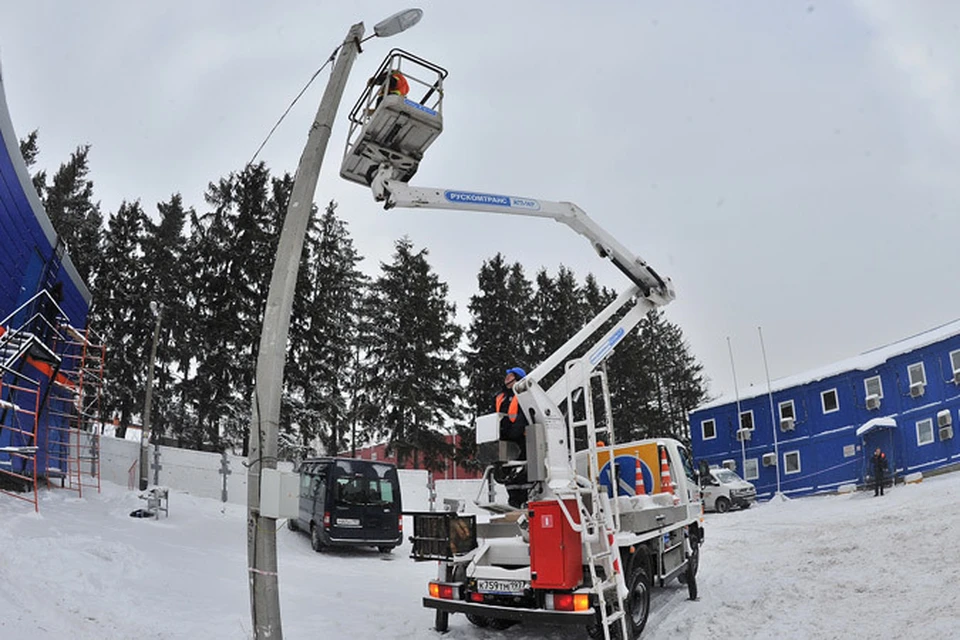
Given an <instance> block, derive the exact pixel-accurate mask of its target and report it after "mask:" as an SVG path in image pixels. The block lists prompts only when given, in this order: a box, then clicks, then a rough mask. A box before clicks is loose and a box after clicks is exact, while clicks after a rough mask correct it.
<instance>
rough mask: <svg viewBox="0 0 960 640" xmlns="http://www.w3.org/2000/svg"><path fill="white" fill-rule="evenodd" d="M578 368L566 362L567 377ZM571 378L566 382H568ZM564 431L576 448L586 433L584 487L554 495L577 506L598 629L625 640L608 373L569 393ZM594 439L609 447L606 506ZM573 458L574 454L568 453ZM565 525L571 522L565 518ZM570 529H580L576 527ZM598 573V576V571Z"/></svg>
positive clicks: (601, 372)
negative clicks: (599, 404) (599, 411)
mask: <svg viewBox="0 0 960 640" xmlns="http://www.w3.org/2000/svg"><path fill="white" fill-rule="evenodd" d="M576 366H580V363H579V362H576V361H574V362H568V363H567V365H566V368H567V371H569V370H570V369H571V368H572V367H576ZM569 378H570V377H569V376H568V379H569ZM594 378H598V379H599V380H600V389H601V391H602V396H603V402H604V423H603V426H602V427H599V428H598V426H597V421H596V418H595V412H594V401H593V384H592V383H593V379H594ZM578 395H579V397H581V398H582V400H583V414H582V417H581V418H578V417H577V411H576V407H577V397H578ZM566 400H567V429H568V441H569V442H571V443H573V442H576V437H577V434H578V431H581V430H582V431H584V436H585V439H586V444H587V460H588V462H587V465H588V466H587V469H588V470H587V478H586V479H585V480H587V483H586V484H587V486H586V487H580V486H578V488H577V489H575V490H573V491H571V492H570V493H572V495H565V493H566V492H558V495H557V498H558V500H560V504H561V505H563V500H564V499H571V498H572V499H574V500H576V504H577V509H578V511H579V514H580V524H579V528H580V532H581V533H580V535H581V538H582V540H583V541H584V542H585V544H584V548H585V550H586V564H587V567H588V569H589V571H590V584H591V586H592V589H593V592H594V593H595V594H596V596H597V610H598V614H599V623H600V628H601V629H602V630H603V637H604V639H605V640H610V639H611V638H615V637H618V636H617V634H616V632H615V631H614V629H616V628H618V627H619V632H620V634H619V637H621V638H629V637H630V635H629V633H628V630H629V626H628V622H629V620H628V617H627V616H628V614H629V611H628V610H627V608H626V606H625V604H624V603H625V602H626V599H627V595H628V592H627V585H626V580H625V578H624V574H623V562H622V559H621V558H620V547H619V546H618V545H617V531H618V530H619V526H620V510H619V508H618V504H619V503H618V502H617V500H616V494H617V491H616V486H617V484H616V483H617V480H618V479H617V477H616V476H617V474H616V466H615V464H614V459H613V446H614V444H615V438H614V432H613V414H612V411H611V407H610V389H609V386H608V384H607V373H606V367H601V368H600V369H598V370H596V371H594V372H592V373H591V374H590V375H589V376H586V378H585V380H584V386H582V387H568V388H567V395H566ZM598 434H603V435H604V436H605V437H606V438H607V440H606V442H607V443H608V444H609V445H610V453H609V456H610V458H609V464H610V474H611V476H610V477H611V484H612V485H613V487H614V499H613V500H610V499H609V498H608V496H607V489H606V487H604V486H603V485H602V484H601V481H600V469H601V465H600V460H599V456H600V452H599V451H598V449H597V438H598ZM571 453H572V451H571ZM570 463H571V466H572V467H574V468H575V466H576V465H575V463H574V461H573V459H571V462H570ZM585 496H589V502H587V501H585V500H584V498H585ZM567 515H568V519H569V514H567ZM570 524H571V526H573V527H574V528H578V525H577V524H576V523H574V522H572V521H571V522H570ZM600 570H602V575H601V571H600Z"/></svg>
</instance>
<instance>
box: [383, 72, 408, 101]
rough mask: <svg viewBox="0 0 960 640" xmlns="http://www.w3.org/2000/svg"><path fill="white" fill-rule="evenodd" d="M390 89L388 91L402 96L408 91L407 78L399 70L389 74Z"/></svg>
mask: <svg viewBox="0 0 960 640" xmlns="http://www.w3.org/2000/svg"><path fill="white" fill-rule="evenodd" d="M390 80H391V82H390V85H391V86H390V91H389V92H388V93H391V94H396V95H398V96H404V97H406V95H407V94H408V93H410V84H409V83H408V82H407V79H406V78H405V77H404V75H403V74H402V73H400V72H399V71H394V72H393V73H391V74H390Z"/></svg>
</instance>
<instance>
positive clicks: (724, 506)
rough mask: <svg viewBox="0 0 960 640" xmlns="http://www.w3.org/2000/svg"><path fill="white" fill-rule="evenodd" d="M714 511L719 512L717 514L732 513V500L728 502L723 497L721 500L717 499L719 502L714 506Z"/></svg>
mask: <svg viewBox="0 0 960 640" xmlns="http://www.w3.org/2000/svg"><path fill="white" fill-rule="evenodd" d="M714 509H716V510H717V513H726V512H727V511H730V500H728V499H727V498H724V497H723V496H720V497H719V498H717V502H716V504H715V505H714Z"/></svg>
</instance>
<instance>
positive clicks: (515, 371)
mask: <svg viewBox="0 0 960 640" xmlns="http://www.w3.org/2000/svg"><path fill="white" fill-rule="evenodd" d="M507 373H512V374H513V375H515V376H517V377H518V378H526V377H527V372H526V371H524V370H523V369H521V368H520V367H514V368H512V369H507Z"/></svg>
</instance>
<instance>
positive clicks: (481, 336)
mask: <svg viewBox="0 0 960 640" xmlns="http://www.w3.org/2000/svg"><path fill="white" fill-rule="evenodd" d="M477 286H478V287H479V293H477V294H475V295H473V296H471V298H470V302H469V304H468V305H467V308H468V309H469V311H470V327H469V329H468V331H467V337H468V339H469V347H468V348H467V349H466V350H465V352H464V360H465V363H466V369H465V374H466V377H467V406H468V408H469V410H470V411H471V412H472V413H473V414H474V415H482V414H484V413H489V412H490V411H491V406H492V404H491V403H492V397H493V395H494V394H495V393H496V392H497V390H498V389H499V388H500V385H501V384H502V382H503V377H504V372H505V371H506V369H509V368H510V367H523V368H529V367H530V366H531V364H532V363H531V362H530V356H529V353H530V333H531V327H530V313H529V308H530V304H531V297H532V285H531V284H530V281H529V280H527V279H526V277H525V276H524V274H523V267H522V266H521V265H520V264H519V263H515V264H513V265H508V264H507V263H506V261H505V260H504V258H503V255H501V254H499V253H498V254H497V255H495V256H494V257H493V258H491V259H490V260H487V261H486V262H484V263H483V264H482V265H481V267H480V272H479V273H478V274H477Z"/></svg>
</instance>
